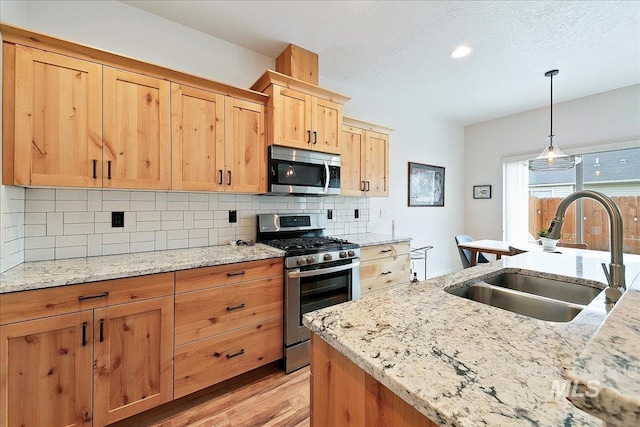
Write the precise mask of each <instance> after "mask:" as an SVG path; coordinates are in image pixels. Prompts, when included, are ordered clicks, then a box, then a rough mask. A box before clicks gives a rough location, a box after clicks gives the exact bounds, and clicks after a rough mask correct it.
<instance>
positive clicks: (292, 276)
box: [287, 261, 360, 279]
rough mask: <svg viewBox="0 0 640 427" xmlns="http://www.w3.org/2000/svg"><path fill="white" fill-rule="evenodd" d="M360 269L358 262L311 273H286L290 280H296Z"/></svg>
mask: <svg viewBox="0 0 640 427" xmlns="http://www.w3.org/2000/svg"><path fill="white" fill-rule="evenodd" d="M356 267H360V261H356V262H352V263H350V264H345V265H338V266H336V267H329V268H321V269H318V270H311V271H300V270H299V269H298V270H296V271H290V272H288V273H287V275H288V276H289V278H290V279H297V278H298V277H313V276H321V275H323V274H329V273H336V272H338V271H344V270H351V269H352V268H356Z"/></svg>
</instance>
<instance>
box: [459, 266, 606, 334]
mask: <svg viewBox="0 0 640 427" xmlns="http://www.w3.org/2000/svg"><path fill="white" fill-rule="evenodd" d="M602 291H603V290H602V289H598V288H594V287H591V286H585V285H580V284H576V283H568V282H563V281H561V280H554V279H547V278H542V277H534V276H527V275H524V274H518V273H502V274H498V275H496V276H493V277H489V278H487V279H484V280H483V281H478V282H475V283H472V284H470V285H468V286H465V287H462V288H458V289H447V292H448V293H450V294H452V295H457V296H461V297H463V298H466V299H469V300H473V301H477V302H480V303H482V304H488V305H491V306H493V307H498V308H501V309H503V310H508V311H511V312H513V313H518V314H522V315H524V316H529V317H533V318H536V319H540V320H548V321H551V322H570V321H571V320H573V319H574V318H575V317H576V316H577V315H578V314H579V313H580V312H581V311H582V310H583V309H584V307H585V306H586V305H588V304H589V303H590V302H591V301H592V300H593V299H594V298H595V297H597V296H598V295H599V294H600V293H601V292H602Z"/></svg>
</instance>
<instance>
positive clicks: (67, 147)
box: [3, 43, 102, 187]
mask: <svg viewBox="0 0 640 427" xmlns="http://www.w3.org/2000/svg"><path fill="white" fill-rule="evenodd" d="M3 63H4V78H3V91H4V97H3V114H4V120H3V126H4V131H3V154H4V158H5V163H4V177H3V178H4V179H3V181H4V183H5V184H15V185H50V186H62V187H69V186H71V187H101V186H102V106H101V101H102V66H101V65H99V64H96V63H94V62H89V61H83V60H79V59H74V58H70V57H67V56H63V55H58V54H55V53H50V52H45V51H42V50H38V49H32V48H29V47H25V46H20V45H12V44H7V43H5V44H4V52H3Z"/></svg>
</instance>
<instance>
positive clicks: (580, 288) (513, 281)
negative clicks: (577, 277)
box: [484, 273, 602, 305]
mask: <svg viewBox="0 0 640 427" xmlns="http://www.w3.org/2000/svg"><path fill="white" fill-rule="evenodd" d="M484 281H485V282H486V283H490V284H492V285H496V286H499V287H501V288H507V289H513V290H515V291H520V292H526V293H528V294H534V295H539V296H541V297H547V298H552V299H555V300H560V301H566V302H572V303H575V304H581V305H587V304H589V303H590V302H591V301H593V299H594V298H595V297H597V296H598V295H599V294H600V292H602V289H598V288H593V287H591V286H585V285H579V284H577V283H569V282H563V281H561V280H554V279H547V278H544V277H534V276H527V275H525V274H518V273H502V274H498V275H497V276H494V277H491V278H489V279H485V280H484Z"/></svg>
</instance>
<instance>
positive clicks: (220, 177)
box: [218, 169, 222, 185]
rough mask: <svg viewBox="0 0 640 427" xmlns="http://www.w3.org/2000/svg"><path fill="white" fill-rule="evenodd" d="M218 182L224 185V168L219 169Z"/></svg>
mask: <svg viewBox="0 0 640 427" xmlns="http://www.w3.org/2000/svg"><path fill="white" fill-rule="evenodd" d="M218 184H220V185H222V169H218Z"/></svg>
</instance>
